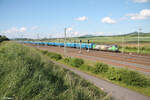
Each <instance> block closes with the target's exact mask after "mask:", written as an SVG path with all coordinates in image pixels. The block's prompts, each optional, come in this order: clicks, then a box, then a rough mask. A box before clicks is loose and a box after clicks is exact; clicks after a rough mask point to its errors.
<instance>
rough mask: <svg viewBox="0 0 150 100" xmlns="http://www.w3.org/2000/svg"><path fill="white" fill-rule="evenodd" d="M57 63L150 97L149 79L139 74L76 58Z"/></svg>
mask: <svg viewBox="0 0 150 100" xmlns="http://www.w3.org/2000/svg"><path fill="white" fill-rule="evenodd" d="M42 52H43V51H42ZM46 55H49V52H47V54H46ZM54 60H55V59H54ZM59 62H60V63H63V64H65V65H67V66H69V67H72V68H75V69H78V70H80V71H83V72H86V73H88V74H90V75H93V76H96V77H99V78H102V79H105V80H107V81H109V82H112V83H114V84H117V85H120V86H122V87H125V88H129V89H131V90H134V91H136V92H139V93H141V94H144V95H146V96H150V78H149V77H148V76H145V75H143V74H141V73H139V72H136V71H132V70H129V69H125V68H115V67H111V66H108V65H107V64H103V63H96V62H92V61H86V60H83V59H78V58H70V57H67V58H63V59H60V60H59Z"/></svg>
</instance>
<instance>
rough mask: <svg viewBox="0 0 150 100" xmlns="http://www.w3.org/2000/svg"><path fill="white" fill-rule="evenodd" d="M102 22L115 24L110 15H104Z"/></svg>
mask: <svg viewBox="0 0 150 100" xmlns="http://www.w3.org/2000/svg"><path fill="white" fill-rule="evenodd" d="M101 21H102V23H108V24H115V23H116V21H115V20H113V19H111V18H110V17H104V18H103V19H102V20H101Z"/></svg>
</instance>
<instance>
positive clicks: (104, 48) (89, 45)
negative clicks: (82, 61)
mask: <svg viewBox="0 0 150 100" xmlns="http://www.w3.org/2000/svg"><path fill="white" fill-rule="evenodd" d="M23 43H27V44H35V45H47V46H61V47H64V45H65V46H66V47H71V48H85V49H88V48H89V49H92V50H102V51H113V52H117V51H118V46H117V45H97V44H94V43H66V44H64V43H56V42H33V41H23Z"/></svg>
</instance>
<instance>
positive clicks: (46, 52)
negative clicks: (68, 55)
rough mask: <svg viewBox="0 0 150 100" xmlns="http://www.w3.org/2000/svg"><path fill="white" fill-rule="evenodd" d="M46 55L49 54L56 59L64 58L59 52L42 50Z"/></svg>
mask: <svg viewBox="0 0 150 100" xmlns="http://www.w3.org/2000/svg"><path fill="white" fill-rule="evenodd" d="M41 52H42V53H43V54H44V55H48V56H49V57H50V58H52V59H55V60H60V59H62V56H61V55H60V54H57V53H53V52H48V51H43V50H42V51H41Z"/></svg>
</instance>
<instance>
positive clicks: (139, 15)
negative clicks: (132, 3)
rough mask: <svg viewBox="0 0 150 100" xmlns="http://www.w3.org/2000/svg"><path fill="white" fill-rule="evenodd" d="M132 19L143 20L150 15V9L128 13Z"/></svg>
mask: <svg viewBox="0 0 150 100" xmlns="http://www.w3.org/2000/svg"><path fill="white" fill-rule="evenodd" d="M127 16H129V17H130V19H132V20H143V19H148V18H149V17H150V9H143V10H141V11H140V12H139V13H135V14H127Z"/></svg>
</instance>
